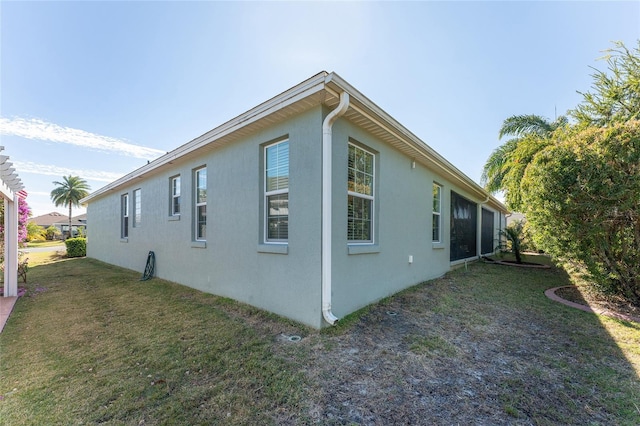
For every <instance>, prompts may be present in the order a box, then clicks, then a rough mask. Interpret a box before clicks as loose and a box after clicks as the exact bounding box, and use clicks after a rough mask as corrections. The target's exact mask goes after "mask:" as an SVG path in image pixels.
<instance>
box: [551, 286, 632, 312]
mask: <svg viewBox="0 0 640 426" xmlns="http://www.w3.org/2000/svg"><path fill="white" fill-rule="evenodd" d="M556 295H558V296H560V297H562V298H563V299H565V300H568V301H570V302H574V303H579V304H581V305H585V306H590V307H592V308H595V307H597V308H601V309H606V310H608V311H613V312H617V313H620V314H624V315H631V316H633V317H636V318H640V307H638V306H634V305H632V304H631V303H629V302H627V301H626V300H624V299H622V298H620V297H614V296H610V297H606V296H603V295H599V294H597V293H594V292H590V291H588V290H586V289H584V288H581V287H578V286H572V287H563V288H559V289H557V290H556Z"/></svg>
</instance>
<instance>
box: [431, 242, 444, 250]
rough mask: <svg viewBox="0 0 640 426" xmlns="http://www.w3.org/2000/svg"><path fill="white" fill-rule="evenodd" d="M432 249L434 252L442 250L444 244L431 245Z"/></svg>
mask: <svg viewBox="0 0 640 426" xmlns="http://www.w3.org/2000/svg"><path fill="white" fill-rule="evenodd" d="M432 248H433V249H434V250H444V248H445V246H444V243H433V245H432Z"/></svg>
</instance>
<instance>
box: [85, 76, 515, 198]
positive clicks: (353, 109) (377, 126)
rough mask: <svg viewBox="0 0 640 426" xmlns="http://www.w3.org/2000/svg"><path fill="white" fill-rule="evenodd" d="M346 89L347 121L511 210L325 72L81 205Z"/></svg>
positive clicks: (332, 102)
mask: <svg viewBox="0 0 640 426" xmlns="http://www.w3.org/2000/svg"><path fill="white" fill-rule="evenodd" d="M345 91H346V92H347V93H348V94H349V97H350V103H349V108H348V110H347V112H346V113H345V114H344V115H343V118H346V119H347V120H349V121H351V122H352V123H354V124H356V125H358V126H360V127H361V128H363V129H365V130H367V131H368V132H370V133H371V134H373V135H374V136H376V137H378V138H380V139H381V140H382V141H384V142H386V143H388V144H389V145H392V146H394V147H395V148H397V149H398V150H400V151H401V152H403V153H405V154H406V155H408V156H409V157H411V158H414V159H415V161H416V162H418V163H422V164H424V165H425V166H427V167H428V168H430V169H432V170H434V171H435V172H436V173H438V174H440V175H443V176H445V177H447V178H449V179H450V180H451V181H452V182H454V183H456V184H458V185H459V186H460V187H461V188H463V189H465V190H467V191H468V192H469V193H471V194H473V195H475V196H477V197H479V198H482V199H486V203H487V204H488V205H489V206H491V207H493V208H495V209H497V210H500V211H508V210H507V208H506V207H505V206H504V204H502V203H501V202H500V201H499V200H497V199H496V198H495V197H493V196H492V195H490V194H489V193H488V192H487V191H485V190H484V189H483V188H482V187H481V186H480V185H478V184H477V183H476V182H474V181H473V180H472V179H471V178H469V177H468V176H467V175H465V174H464V173H462V172H461V171H460V170H458V169H457V168H456V167H455V166H453V165H452V164H451V163H450V162H449V161H447V160H446V159H445V158H444V157H442V156H441V155H440V154H438V153H437V152H436V151H435V150H433V148H431V147H430V146H429V145H427V144H426V143H424V142H423V141H422V140H420V139H419V138H418V137H417V136H416V135H414V134H413V133H411V132H410V131H409V130H408V129H407V128H405V127H404V126H403V125H401V124H400V123H399V122H397V121H396V120H395V119H394V118H393V117H391V116H390V115H389V114H387V113H386V112H384V111H383V110H382V109H381V108H380V107H378V106H377V105H376V104H374V103H373V102H371V101H370V100H369V99H368V98H367V97H366V96H364V95H363V94H362V93H360V92H359V91H358V90H357V89H355V88H354V87H353V86H351V85H350V84H349V83H347V82H346V81H345V80H343V79H342V78H341V77H340V76H339V75H338V74H336V73H328V72H326V71H323V72H321V73H319V74H316V75H315V76H313V77H311V78H309V79H307V80H305V81H303V82H302V83H300V84H298V85H296V86H294V87H292V88H291V89H289V90H287V91H285V92H283V93H281V94H279V95H278V96H276V97H274V98H272V99H270V100H268V101H266V102H263V103H262V104H260V105H258V106H256V107H255V108H252V109H250V110H249V111H247V112H245V113H244V114H241V115H239V116H238V117H236V118H234V119H232V120H230V121H227V122H226V123H224V124H222V125H220V126H218V127H216V128H214V129H212V130H210V131H209V132H207V133H205V134H203V135H202V136H199V137H197V138H195V139H193V140H192V141H191V142H188V143H186V144H184V145H182V146H180V147H178V148H176V149H174V150H173V151H171V152H168V153H167V154H165V155H163V156H162V157H160V158H158V159H156V160H154V161H152V162H150V163H149V164H146V165H144V166H142V167H140V168H139V169H137V170H135V171H133V172H131V173H129V174H127V175H125V176H123V177H122V178H120V179H118V180H116V181H114V182H112V183H111V184H109V185H106V186H104V187H102V188H101V189H99V190H97V191H95V192H93V193H92V194H90V195H89V196H87V197H85V198H84V199H82V200H80V201H81V203H87V202H89V201H91V200H93V199H96V198H100V197H102V196H103V195H106V194H107V193H109V192H110V191H112V190H115V189H117V188H119V187H122V186H124V185H126V184H128V183H129V182H130V181H131V180H133V179H137V178H145V177H148V176H151V175H153V174H156V173H159V172H161V171H162V170H164V169H165V168H167V167H171V164H173V162H174V161H177V160H179V159H187V158H192V157H196V156H198V155H200V153H201V152H202V151H208V150H212V149H215V148H218V147H220V146H224V145H227V144H230V143H233V142H234V141H236V140H238V139H239V138H241V137H243V136H246V135H249V134H251V133H253V132H255V131H257V130H260V129H263V128H265V127H268V126H271V125H273V124H274V123H277V122H280V121H282V120H284V119H287V118H289V117H292V116H294V115H297V114H299V113H301V112H303V111H306V110H308V109H310V108H313V107H316V106H318V105H325V106H326V107H327V108H329V109H334V108H335V107H336V106H337V105H338V103H339V102H340V93H342V92H345Z"/></svg>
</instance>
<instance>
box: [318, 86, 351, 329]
mask: <svg viewBox="0 0 640 426" xmlns="http://www.w3.org/2000/svg"><path fill="white" fill-rule="evenodd" d="M347 108H349V94H348V93H347V92H342V93H340V103H339V104H338V106H337V107H336V109H334V110H333V111H331V112H330V113H329V115H327V116H326V117H325V119H324V122H323V123H322V316H323V317H324V319H325V321H327V322H328V323H329V324H331V325H334V324H335V323H336V321H338V318H337V317H336V316H335V315H333V312H331V252H332V246H333V244H332V238H331V231H332V229H333V227H332V224H331V217H332V206H331V205H332V192H333V191H332V186H331V185H332V180H331V174H332V168H331V158H332V153H331V147H332V140H333V138H332V127H333V123H335V121H336V120H337V119H338V118H339V117H341V116H342V115H343V114H344V113H345V112H347Z"/></svg>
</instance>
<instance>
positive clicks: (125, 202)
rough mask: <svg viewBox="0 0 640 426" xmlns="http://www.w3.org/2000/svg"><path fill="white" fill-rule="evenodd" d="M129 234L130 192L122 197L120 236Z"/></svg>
mask: <svg viewBox="0 0 640 426" xmlns="http://www.w3.org/2000/svg"><path fill="white" fill-rule="evenodd" d="M128 236H129V194H123V195H122V197H120V238H127V237H128Z"/></svg>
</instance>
